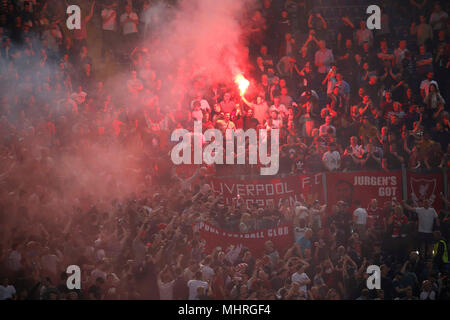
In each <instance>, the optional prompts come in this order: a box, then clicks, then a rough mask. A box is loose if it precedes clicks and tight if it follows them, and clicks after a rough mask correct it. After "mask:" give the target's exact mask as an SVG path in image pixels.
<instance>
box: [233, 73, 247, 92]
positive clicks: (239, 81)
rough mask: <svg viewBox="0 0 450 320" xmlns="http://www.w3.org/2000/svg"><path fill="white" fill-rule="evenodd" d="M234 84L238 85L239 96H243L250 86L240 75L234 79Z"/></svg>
mask: <svg viewBox="0 0 450 320" xmlns="http://www.w3.org/2000/svg"><path fill="white" fill-rule="evenodd" d="M234 82H235V83H236V84H237V85H238V87H239V91H240V92H241V96H243V95H244V94H245V92H246V91H247V88H248V86H249V85H250V81H248V80H247V79H245V78H244V76H243V75H242V74H238V75H237V76H236V78H234Z"/></svg>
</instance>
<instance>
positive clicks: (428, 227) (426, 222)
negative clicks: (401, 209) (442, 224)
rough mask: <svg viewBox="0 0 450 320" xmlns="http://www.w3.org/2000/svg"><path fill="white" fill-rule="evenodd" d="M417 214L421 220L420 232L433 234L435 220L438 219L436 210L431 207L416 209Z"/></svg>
mask: <svg viewBox="0 0 450 320" xmlns="http://www.w3.org/2000/svg"><path fill="white" fill-rule="evenodd" d="M416 213H417V216H418V218H419V232H423V233H432V232H433V222H434V219H436V218H437V217H438V215H437V212H436V210H434V208H431V207H429V208H428V209H425V208H416Z"/></svg>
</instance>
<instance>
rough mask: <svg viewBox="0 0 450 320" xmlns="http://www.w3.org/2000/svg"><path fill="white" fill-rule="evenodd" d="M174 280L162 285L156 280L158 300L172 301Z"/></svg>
mask: <svg viewBox="0 0 450 320" xmlns="http://www.w3.org/2000/svg"><path fill="white" fill-rule="evenodd" d="M174 283H175V280H172V281H170V282H167V283H164V282H162V281H160V280H158V288H159V299H160V300H173V285H174Z"/></svg>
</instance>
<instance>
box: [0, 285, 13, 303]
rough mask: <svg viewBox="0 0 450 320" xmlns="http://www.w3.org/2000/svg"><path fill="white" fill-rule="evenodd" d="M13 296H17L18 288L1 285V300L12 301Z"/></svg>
mask: <svg viewBox="0 0 450 320" xmlns="http://www.w3.org/2000/svg"><path fill="white" fill-rule="evenodd" d="M13 294H16V288H14V286H12V285H8V286H6V287H5V286H2V285H0V300H6V299H12V297H13Z"/></svg>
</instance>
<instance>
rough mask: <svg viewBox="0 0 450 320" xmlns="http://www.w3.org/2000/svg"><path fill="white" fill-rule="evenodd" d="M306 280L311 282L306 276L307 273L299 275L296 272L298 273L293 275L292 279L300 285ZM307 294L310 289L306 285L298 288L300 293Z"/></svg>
mask: <svg viewBox="0 0 450 320" xmlns="http://www.w3.org/2000/svg"><path fill="white" fill-rule="evenodd" d="M305 280H309V277H308V275H307V274H306V273H304V272H303V273H301V274H299V273H298V272H296V273H294V274H293V275H292V277H291V281H292V282H298V283H299V284H300V283H301V282H302V281H305ZM302 291H303V292H305V293H306V292H307V291H308V288H307V286H306V285H305V284H304V285H300V286H299V287H298V292H302Z"/></svg>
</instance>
